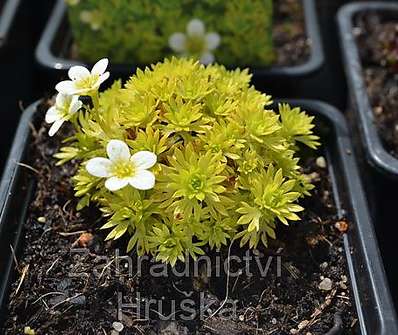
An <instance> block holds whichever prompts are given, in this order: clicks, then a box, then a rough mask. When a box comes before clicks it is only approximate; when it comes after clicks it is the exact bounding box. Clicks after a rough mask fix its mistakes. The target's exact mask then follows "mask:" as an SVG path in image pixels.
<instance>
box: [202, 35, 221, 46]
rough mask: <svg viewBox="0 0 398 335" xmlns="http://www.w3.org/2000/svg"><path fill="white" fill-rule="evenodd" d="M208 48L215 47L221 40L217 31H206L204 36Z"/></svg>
mask: <svg viewBox="0 0 398 335" xmlns="http://www.w3.org/2000/svg"><path fill="white" fill-rule="evenodd" d="M205 41H206V46H207V49H208V50H214V49H217V48H218V46H219V45H220V42H221V37H220V35H218V34H217V33H208V34H206V37H205Z"/></svg>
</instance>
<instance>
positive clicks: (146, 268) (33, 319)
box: [4, 125, 356, 335]
mask: <svg viewBox="0 0 398 335" xmlns="http://www.w3.org/2000/svg"><path fill="white" fill-rule="evenodd" d="M65 128H67V127H64V128H63V131H64V133H63V134H62V131H61V134H60V136H58V137H57V136H56V137H55V138H53V139H49V137H48V135H47V131H48V127H47V125H44V126H43V125H42V126H40V128H39V130H38V131H37V135H36V136H35V139H34V141H33V143H32V145H31V148H30V154H29V157H31V162H30V165H31V166H32V167H33V168H34V169H36V170H37V173H35V176H36V178H37V187H36V190H35V192H34V196H33V200H32V203H31V204H30V208H29V211H28V214H27V219H26V224H25V233H24V238H25V242H24V248H23V252H22V254H21V255H20V257H19V266H18V270H19V274H18V275H17V278H16V280H15V282H14V283H13V284H12V287H11V296H10V302H9V305H8V308H9V316H8V318H7V320H6V324H5V330H4V331H5V334H9V335H12V334H15V335H17V334H18V335H20V334H23V332H24V327H30V328H31V329H33V330H35V332H36V333H35V334H36V335H40V334H45V335H52V334H54V335H55V334H56V335H66V334H85V335H87V334H90V335H91V334H98V335H99V334H111V335H116V334H118V333H117V332H115V330H112V329H113V328H114V327H116V328H117V326H118V325H117V324H114V322H116V321H118V320H120V322H121V323H122V324H123V325H124V330H123V331H122V332H120V334H122V335H128V334H163V335H166V334H218V335H223V334H225V335H231V334H232V335H233V334H236V335H237V334H269V335H271V334H273V335H288V334H312V335H316V334H325V333H326V332H327V331H328V330H329V329H330V328H331V327H333V326H334V324H335V322H336V321H337V323H340V322H342V325H343V327H344V330H345V333H344V334H353V333H354V328H355V325H356V315H355V311H354V309H355V308H354V306H353V305H354V302H353V298H352V296H351V292H350V283H349V277H348V273H347V269H346V259H345V252H344V249H343V243H342V232H344V231H346V230H347V228H348V225H349V223H347V222H346V221H344V220H342V221H341V220H340V221H339V220H337V218H336V215H335V213H336V209H335V207H334V204H333V201H332V190H331V183H330V180H329V175H328V171H327V169H325V168H320V167H318V166H317V165H316V164H315V159H314V158H308V159H306V161H305V164H304V165H305V166H306V167H307V168H306V169H305V171H304V172H305V173H307V174H309V175H310V176H311V178H312V179H313V182H314V184H315V186H316V188H315V189H314V190H313V192H312V193H313V195H312V196H311V197H309V198H308V199H305V201H303V206H304V207H306V208H307V210H306V211H305V212H304V213H302V215H301V216H302V221H301V222H298V223H296V224H292V225H291V226H289V227H286V226H283V225H282V224H280V225H279V226H280V227H279V231H278V232H277V236H278V238H279V239H278V240H277V241H273V242H272V243H271V245H270V247H269V248H268V249H265V248H263V247H261V248H259V249H258V250H256V251H253V252H250V253H249V254H246V250H241V249H239V248H238V245H237V243H236V245H232V247H230V248H224V249H222V250H221V251H220V252H219V253H218V252H215V251H208V254H209V255H210V258H211V260H212V262H211V265H210V266H209V265H207V264H208V263H207V262H206V261H199V263H198V264H199V266H195V264H194V262H193V261H192V260H190V262H189V265H188V266H187V269H188V270H187V271H186V272H185V274H186V275H185V276H181V275H178V273H174V272H175V271H174V272H173V270H172V269H171V268H170V267H162V266H161V265H159V264H157V265H158V266H157V267H156V268H154V266H155V263H154V262H153V260H152V259H150V258H149V257H148V258H147V259H145V260H143V261H142V262H140V263H138V261H137V256H136V255H135V254H134V253H133V254H131V255H130V256H131V258H130V259H131V264H129V261H128V260H121V259H117V258H116V259H115V256H116V249H118V250H119V252H120V254H121V255H122V254H123V253H124V250H125V247H126V244H125V243H126V241H123V240H122V241H119V242H118V243H111V242H104V237H105V233H103V232H102V231H100V230H99V229H98V227H100V226H101V224H102V223H103V222H102V221H103V219H102V218H101V216H100V213H99V212H98V211H97V210H96V209H95V208H90V209H88V210H85V211H83V212H77V211H76V210H75V206H76V203H77V202H76V199H75V197H74V195H73V193H74V192H73V188H72V185H71V176H72V175H73V173H74V171H75V168H76V164H74V163H73V162H71V163H68V164H65V165H63V166H62V167H57V166H55V163H56V161H55V160H54V158H53V155H54V153H56V152H57V150H58V149H59V147H60V145H61V139H62V138H65V135H66V133H67V132H68V130H65ZM229 252H230V256H232V255H233V256H239V257H241V256H244V255H246V256H251V257H252V259H251V260H248V261H246V260H245V258H243V259H240V261H238V260H237V259H235V258H234V259H232V258H229V259H230V263H228V262H227V259H228V253H229ZM217 260H218V262H217ZM138 264H141V268H140V271H138ZM219 264H221V267H220V265H219ZM224 264H226V265H227V266H228V264H230V268H231V271H233V272H232V273H234V274H235V275H232V274H231V276H230V278H229V280H228V279H227V277H226V271H224V270H223V269H222V268H223V265H224ZM258 264H260V265H261V266H259V265H258ZM267 265H268V271H267V272H265V273H261V269H262V270H263V271H265V268H266V267H267ZM126 266H128V267H126ZM184 269H185V264H182V263H180V264H178V265H177V267H176V270H177V271H178V272H179V273H184V272H183V270H184ZM195 269H197V272H195ZM150 271H152V272H150ZM238 271H241V274H240V275H237V273H238ZM166 272H167V274H168V276H165V273H166ZM23 273H24V275H23ZM159 273H162V274H164V276H161V277H159ZM156 274H158V276H156ZM227 281H228V283H229V285H228V297H229V299H231V300H234V301H235V302H234V303H232V302H231V301H230V300H228V301H227V302H226V303H225V304H224V306H223V308H221V309H220V310H219V313H218V314H217V315H213V314H214V313H215V312H216V311H217V310H218V308H219V307H220V306H221V305H222V302H223V301H224V299H225V296H226V293H227V292H226V287H227V285H226V283H227ZM328 281H329V282H331V287H329V288H328V290H322V289H320V287H319V285H320V283H321V282H323V284H325V283H327V282H328ZM19 285H20V287H19V288H18V286H19ZM326 286H327V285H326ZM137 299H138V300H137ZM149 299H154V301H152V302H149V301H148V300H149ZM187 299H191V301H190V302H187ZM118 301H119V303H118ZM137 301H140V304H137ZM171 301H174V302H175V306H174V307H173V305H172V303H171ZM184 301H185V302H184ZM120 302H122V303H123V304H124V306H121V310H122V313H121V314H120V315H119V316H118V306H120ZM132 303H135V304H136V306H135V307H134V308H133V307H132V306H128V305H127V304H132ZM184 304H185V305H184ZM137 305H138V306H137ZM182 306H188V307H190V308H191V309H190V312H189V313H188V312H187V310H186V309H185V310H182ZM234 307H235V311H234V310H233V308H234ZM200 313H202V316H201V315H200ZM161 315H163V316H167V317H169V318H171V320H162V317H161ZM227 316H229V318H228V319H227V320H226V317H227ZM146 317H149V320H148V319H146ZM173 319H174V320H173ZM187 319H190V320H187ZM299 329H300V332H299Z"/></svg>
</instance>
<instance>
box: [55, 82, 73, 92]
mask: <svg viewBox="0 0 398 335" xmlns="http://www.w3.org/2000/svg"><path fill="white" fill-rule="evenodd" d="M55 89H56V90H57V91H58V92H59V93H62V94H66V95H73V94H75V93H77V91H78V90H77V89H76V86H75V83H74V82H73V81H72V80H64V81H61V82H59V83H58V84H57V85H56V86H55Z"/></svg>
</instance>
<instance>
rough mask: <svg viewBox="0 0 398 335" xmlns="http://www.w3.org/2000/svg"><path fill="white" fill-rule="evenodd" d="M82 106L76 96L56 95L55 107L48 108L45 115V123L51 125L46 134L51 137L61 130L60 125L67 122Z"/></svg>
mask: <svg viewBox="0 0 398 335" xmlns="http://www.w3.org/2000/svg"><path fill="white" fill-rule="evenodd" d="M82 105H83V104H82V102H81V101H80V100H79V97H78V96H76V95H74V96H72V95H65V94H61V93H58V95H57V97H56V98H55V106H52V107H50V108H49V109H48V111H47V113H46V118H45V119H46V122H47V123H52V126H51V128H50V130H49V132H48V134H49V135H50V136H53V135H54V134H55V133H56V132H57V131H58V129H59V128H61V126H62V124H63V123H64V122H65V121H68V120H69V119H70V118H71V117H72V115H73V114H75V113H76V112H77V111H78V110H79V109H80V108H81V107H82Z"/></svg>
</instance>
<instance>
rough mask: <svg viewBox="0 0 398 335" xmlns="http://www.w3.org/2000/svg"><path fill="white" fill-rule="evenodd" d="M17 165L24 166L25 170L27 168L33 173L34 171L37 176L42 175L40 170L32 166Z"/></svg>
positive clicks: (18, 163)
mask: <svg viewBox="0 0 398 335" xmlns="http://www.w3.org/2000/svg"><path fill="white" fill-rule="evenodd" d="M17 165H19V166H22V167H24V168H27V169H28V170H31V171H33V172H34V173H36V174H40V171H39V170H37V169H35V168H34V167H33V166H30V165H28V164H25V163H21V162H17Z"/></svg>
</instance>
